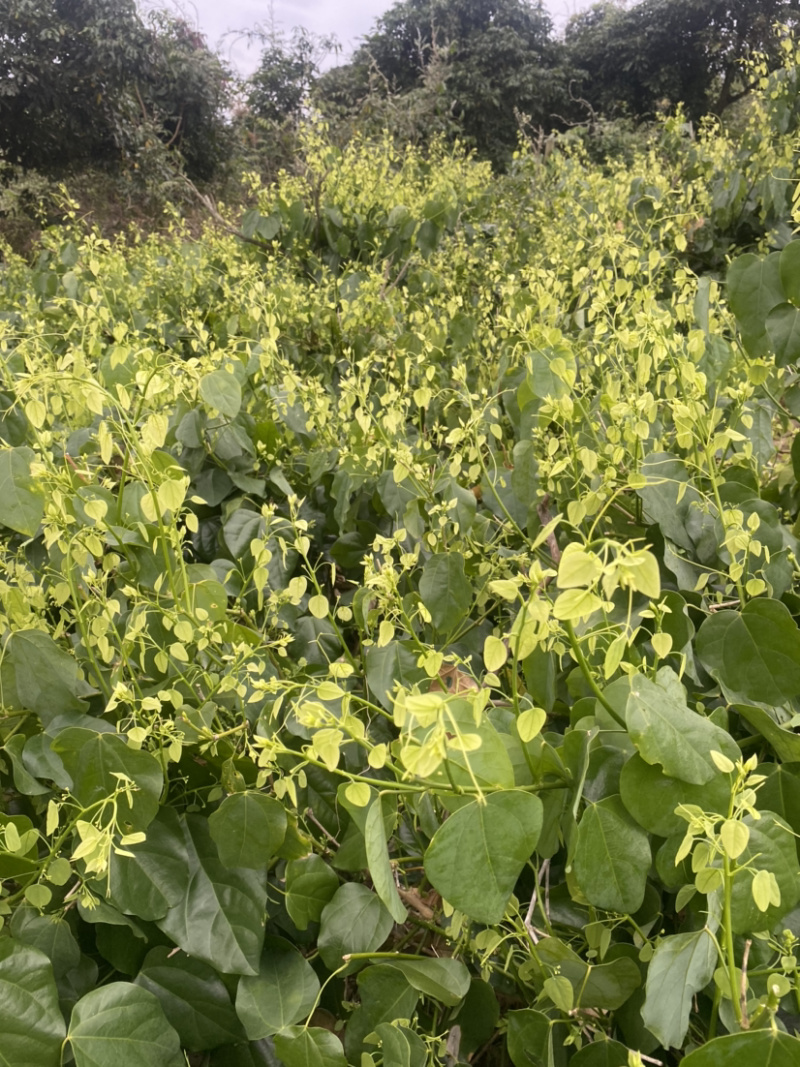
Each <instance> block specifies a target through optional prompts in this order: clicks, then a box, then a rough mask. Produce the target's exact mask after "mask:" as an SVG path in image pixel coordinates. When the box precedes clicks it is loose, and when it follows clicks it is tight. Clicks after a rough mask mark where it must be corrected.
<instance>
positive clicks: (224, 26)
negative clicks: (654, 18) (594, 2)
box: [142, 0, 591, 74]
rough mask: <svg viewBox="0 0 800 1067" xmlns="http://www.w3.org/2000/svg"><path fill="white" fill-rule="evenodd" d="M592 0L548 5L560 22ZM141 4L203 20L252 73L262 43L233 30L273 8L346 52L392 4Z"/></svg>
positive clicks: (356, 0)
mask: <svg viewBox="0 0 800 1067" xmlns="http://www.w3.org/2000/svg"><path fill="white" fill-rule="evenodd" d="M590 2H591V0H547V7H548V9H549V10H550V14H551V15H552V17H553V19H554V20H555V21H556V24H557V25H561V24H563V22H564V21H565V20H566V19H567V18H568V17H569V15H571V14H574V13H575V12H576V11H580V10H581V9H582V8H585V7H588V6H589V3H590ZM142 6H143V7H166V8H171V9H173V10H175V9H178V10H180V11H181V12H182V13H183V14H184V16H185V17H186V18H187V19H188V20H189V21H191V22H193V23H195V24H196V25H198V26H199V28H200V30H202V32H203V33H204V34H205V35H206V37H207V39H208V43H209V44H210V45H211V46H212V47H218V46H219V48H220V51H221V52H222V54H223V55H224V56H225V57H226V58H227V59H228V60H229V61H230V62H232V63H233V65H234V66H235V67H237V68H238V69H239V71H240V72H241V73H242V74H248V73H250V71H251V70H252V69H253V68H254V67H255V66H256V63H257V61H258V48H257V46H253V47H252V48H250V49H248V48H247V46H246V44H245V43H244V42H243V41H241V40H239V41H238V42H237V41H236V37H235V35H232V36H229V37H227V38H226V39H225V40H224V41H223V36H224V35H225V34H226V33H227V32H228V31H230V30H246V29H250V28H252V27H254V26H255V25H256V24H261V25H265V24H268V23H269V20H270V12H271V11H272V12H274V17H275V22H276V24H277V26H278V27H279V28H280V29H282V30H284V31H286V32H287V33H288V32H289V31H290V30H291V29H292V27H293V26H305V27H306V29H309V30H312V31H313V32H314V33H318V34H331V33H333V34H336V36H337V38H338V39H339V43H340V44H341V46H342V53H343V57H344V56H347V55H348V54H349V53H350V52H351V51H352V50H353V48H354V47H355V46H356V44H357V43H358V38H359V37H361V36H363V35H364V34H365V33H368V32H369V31H370V30H371V29H372V25H373V23H374V21H375V19H376V18H377V17H378V16H379V15H382V14H383V12H384V11H387V10H388V9H389V8H390V7H392V6H393V0H274V3H271V2H270V0H143V2H142Z"/></svg>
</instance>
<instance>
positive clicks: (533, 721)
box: [517, 708, 547, 745]
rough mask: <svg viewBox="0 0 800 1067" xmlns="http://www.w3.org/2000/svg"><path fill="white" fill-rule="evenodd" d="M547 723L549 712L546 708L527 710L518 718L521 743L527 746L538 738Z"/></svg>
mask: <svg viewBox="0 0 800 1067" xmlns="http://www.w3.org/2000/svg"><path fill="white" fill-rule="evenodd" d="M546 721H547V712H546V711H545V710H544V708H526V709H525V711H523V712H522V713H521V714H520V715H519V716H518V717H517V733H518V734H519V739H520V741H521V742H522V743H523V744H524V745H527V743H528V742H529V741H532V740H533V739H534V737H536V736H537V734H538V733H539V731H540V730H541V728H542V727H543V726H544V724H545V722H546Z"/></svg>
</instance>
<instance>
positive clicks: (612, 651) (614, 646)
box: [603, 634, 628, 681]
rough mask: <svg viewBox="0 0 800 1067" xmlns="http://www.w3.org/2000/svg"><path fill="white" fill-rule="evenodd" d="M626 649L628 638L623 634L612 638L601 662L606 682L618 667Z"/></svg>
mask: <svg viewBox="0 0 800 1067" xmlns="http://www.w3.org/2000/svg"><path fill="white" fill-rule="evenodd" d="M627 647H628V638H627V637H626V636H625V634H620V635H619V637H615V638H614V640H613V641H612V642H611V644H610V645H609V646H608V648H607V649H606V654H605V658H604V660H603V677H604V678H605V680H606V681H608V679H609V678H610V677H611V675H612V674H614V672H615V671H616V669H617V667H619V665H620V663H621V662H622V657H623V656H624V654H625V649H626V648H627Z"/></svg>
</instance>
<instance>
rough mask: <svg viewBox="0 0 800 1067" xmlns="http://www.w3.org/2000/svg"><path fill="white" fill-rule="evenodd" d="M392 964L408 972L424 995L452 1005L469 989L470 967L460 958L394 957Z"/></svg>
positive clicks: (408, 977)
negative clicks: (413, 958) (403, 958)
mask: <svg viewBox="0 0 800 1067" xmlns="http://www.w3.org/2000/svg"><path fill="white" fill-rule="evenodd" d="M388 965H389V966H391V967H394V968H395V969H396V970H398V971H400V972H401V973H402V974H403V975H405V978H406V980H407V981H408V984H409V985H410V986H411V987H412V988H413V989H417V990H419V992H420V993H422V994H423V996H426V997H433V999H434V1000H440V1001H441V1002H442V1004H446V1005H447V1006H448V1007H450V1008H452V1007H455V1005H456V1004H459V1003H460V1002H461V1001H462V1000H463V999H464V997H465V996H466V995H467V993H468V992H469V981H470V979H469V971H468V970H467V968H466V967H465V966H464V964H463V963H462V962H461V961H460V960H453V959H430V960H391V961H389V963H388Z"/></svg>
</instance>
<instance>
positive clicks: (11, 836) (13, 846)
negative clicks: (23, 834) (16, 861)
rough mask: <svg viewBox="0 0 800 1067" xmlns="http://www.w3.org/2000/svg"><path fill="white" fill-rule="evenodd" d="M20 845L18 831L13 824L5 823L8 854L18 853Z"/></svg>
mask: <svg viewBox="0 0 800 1067" xmlns="http://www.w3.org/2000/svg"><path fill="white" fill-rule="evenodd" d="M21 845H22V839H21V838H20V836H19V830H18V829H17V827H16V825H15V824H14V823H13V822H10V823H6V848H7V849H8V851H9V852H19V851H20V847H21Z"/></svg>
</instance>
